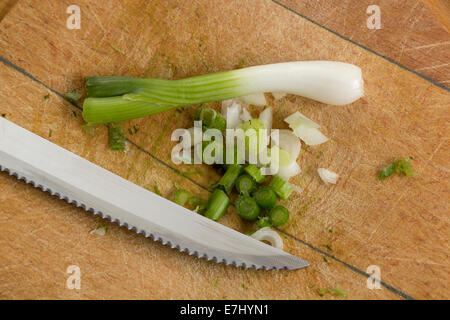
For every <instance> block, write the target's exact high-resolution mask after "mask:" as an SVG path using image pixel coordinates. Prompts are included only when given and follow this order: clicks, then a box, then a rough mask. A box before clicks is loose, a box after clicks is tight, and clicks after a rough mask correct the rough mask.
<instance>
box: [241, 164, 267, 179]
mask: <svg viewBox="0 0 450 320" xmlns="http://www.w3.org/2000/svg"><path fill="white" fill-rule="evenodd" d="M244 170H245V172H247V173H248V174H249V175H250V176H251V177H252V178H253V179H254V180H255V181H256V183H262V182H264V180H266V177H265V176H263V175H262V174H261V169H259V168H258V167H257V166H255V165H254V164H249V165H248V166H246V167H245V169H244Z"/></svg>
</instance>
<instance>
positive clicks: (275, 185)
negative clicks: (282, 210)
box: [269, 176, 294, 200]
mask: <svg viewBox="0 0 450 320" xmlns="http://www.w3.org/2000/svg"><path fill="white" fill-rule="evenodd" d="M269 186H270V187H271V188H272V189H273V191H275V193H276V194H277V195H278V196H279V197H280V198H281V199H283V200H287V199H288V198H289V196H290V195H291V193H292V192H293V191H294V189H293V188H292V186H291V185H290V184H289V182H287V181H285V180H283V179H282V178H280V177H278V176H274V177H273V178H272V181H270V184H269Z"/></svg>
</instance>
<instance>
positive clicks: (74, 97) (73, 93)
mask: <svg viewBox="0 0 450 320" xmlns="http://www.w3.org/2000/svg"><path fill="white" fill-rule="evenodd" d="M66 98H67V99H69V100H70V101H72V102H78V100H80V99H81V93H79V92H78V91H77V90H75V89H74V90H72V91H70V92H67V93H66Z"/></svg>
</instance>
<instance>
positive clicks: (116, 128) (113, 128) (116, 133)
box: [108, 123, 125, 151]
mask: <svg viewBox="0 0 450 320" xmlns="http://www.w3.org/2000/svg"><path fill="white" fill-rule="evenodd" d="M108 128H109V148H110V149H111V150H119V151H121V150H125V134H124V132H123V127H122V125H121V124H120V123H110V124H108Z"/></svg>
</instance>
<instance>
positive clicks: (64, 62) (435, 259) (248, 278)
mask: <svg viewBox="0 0 450 320" xmlns="http://www.w3.org/2000/svg"><path fill="white" fill-rule="evenodd" d="M79 3H80V7H81V9H82V14H83V20H82V24H83V27H82V29H81V30H77V31H73V30H67V29H66V28H65V19H66V17H67V15H66V14H65V8H66V7H67V5H68V4H71V3H70V1H58V2H40V1H19V3H18V4H17V6H16V7H15V8H14V10H13V11H12V12H11V13H10V15H8V16H6V18H5V19H4V20H3V21H2V23H1V24H0V54H1V55H2V56H4V57H5V58H7V59H9V60H10V61H12V62H13V63H15V64H17V65H18V66H20V67H21V68H24V69H25V70H27V71H28V72H30V73H31V74H33V75H34V76H36V77H37V78H38V79H40V80H41V81H43V82H44V83H46V84H47V85H49V86H51V87H52V88H54V89H56V90H58V91H59V92H63V93H64V92H67V91H69V90H71V89H73V88H78V89H80V88H81V87H82V78H83V77H84V76H87V75H93V74H126V75H132V76H153V77H162V78H182V77H186V76H190V75H195V74H202V73H206V72H213V71H219V70H228V69H232V68H235V67H237V66H246V65H255V64H264V63H271V62H281V61H290V60H309V59H329V60H339V61H346V62H350V63H355V64H357V65H359V66H360V67H361V68H362V69H363V73H364V78H365V91H366V94H365V97H364V98H363V99H361V100H359V101H357V102H355V103H354V104H352V105H349V106H344V107H331V106H327V105H323V104H320V103H317V102H313V101H310V100H308V99H304V98H301V97H294V96H288V97H287V98H286V99H285V100H282V101H280V102H273V101H270V103H271V105H273V106H274V108H275V110H276V112H275V119H274V125H275V127H283V128H284V127H285V126H286V125H285V124H284V123H283V122H282V119H283V118H284V117H285V116H287V115H288V114H290V113H292V112H293V111H295V110H301V111H302V112H304V113H305V114H307V115H308V116H309V117H311V118H312V119H314V120H315V121H317V122H319V123H320V124H322V126H323V128H324V129H323V130H324V133H325V134H326V135H327V136H329V137H330V138H331V141H330V142H329V143H327V144H324V145H321V146H319V147H316V148H304V153H303V156H302V159H301V160H300V164H301V167H302V169H303V175H302V176H299V177H297V178H296V179H295V180H294V183H295V184H297V185H299V186H301V187H302V188H304V193H303V194H296V195H295V196H294V197H293V199H292V201H290V202H289V203H286V205H288V206H289V208H290V211H291V222H290V224H289V225H288V226H287V227H286V228H285V231H287V232H288V233H290V234H292V235H294V236H296V237H297V238H299V239H301V240H303V241H306V242H307V243H309V244H311V245H312V246H314V247H315V248H318V249H320V250H323V251H325V252H328V253H330V254H332V255H333V256H335V257H337V258H339V259H341V260H343V261H345V262H346V263H349V264H351V265H353V266H355V267H357V268H359V269H360V270H363V271H365V270H366V268H367V267H368V266H369V265H378V266H380V268H381V272H382V273H381V277H382V280H383V281H385V282H386V283H388V284H390V285H392V286H394V287H395V288H397V289H399V290H402V291H403V292H405V293H407V294H409V295H411V296H413V297H415V298H441V299H445V298H448V296H449V289H448V286H447V285H446V282H447V281H446V280H447V279H448V278H449V257H448V234H450V233H449V231H450V230H449V229H450V228H449V221H448V212H449V208H448V194H449V181H450V179H449V174H448V172H449V170H448V158H449V147H450V146H449V140H448V136H449V135H448V133H449V132H448V125H447V124H448V121H449V112H448V107H449V106H450V96H449V93H448V91H445V90H443V89H442V88H439V87H437V86H434V85H432V84H431V83H430V82H427V81H425V80H424V79H421V78H419V77H417V76H416V75H414V74H412V73H410V72H408V71H406V70H404V69H402V68H400V67H398V66H396V65H393V64H391V63H389V62H388V61H386V60H384V59H382V58H380V57H378V56H376V55H373V54H371V53H369V52H368V51H366V50H364V49H362V48H360V47H358V46H355V45H353V44H351V43H349V42H348V41H345V40H343V39H341V38H339V37H337V36H335V35H333V34H331V33H330V32H327V31H326V30H324V29H322V28H320V27H318V26H316V25H314V24H312V23H310V22H308V21H306V20H304V19H302V18H300V17H298V16H296V15H295V14H293V13H291V12H289V11H287V10H286V9H284V8H282V7H280V6H278V5H276V4H274V3H272V2H270V1H259V2H257V3H256V4H255V2H253V1H251V2H250V1H249V2H246V1H221V2H220V3H219V4H218V3H211V2H209V1H206V0H205V1H197V2H196V3H193V4H192V3H187V2H184V1H160V2H157V1H153V2H151V3H148V2H145V1H141V2H137V1H128V2H122V1H110V2H108V3H107V4H105V3H99V2H95V3H93V2H88V1H86V2H84V1H80V2H79ZM108 10H109V11H111V10H114V13H115V14H113V15H112V14H106V12H108ZM167 17H170V19H168V18H167ZM43 25H45V28H43V27H42V26H43ZM228 44H232V45H228ZM112 45H114V46H116V47H118V48H120V49H121V51H123V53H124V54H123V53H120V52H117V51H116V50H114V49H113V48H112ZM0 70H1V72H0V79H2V83H4V84H5V85H2V87H1V90H0V112H1V113H7V117H8V118H10V119H11V120H12V121H14V122H15V123H18V124H20V125H22V126H24V127H26V128H28V129H30V130H32V131H33V132H36V133H38V134H40V135H41V136H43V137H46V138H49V137H48V132H49V129H50V128H52V129H53V135H52V137H51V138H49V139H51V140H52V141H54V142H56V143H58V144H59V145H61V146H63V147H65V148H67V149H69V150H71V151H74V152H75V153H77V154H80V155H82V156H83V157H86V158H87V159H89V160H91V161H93V162H95V163H97V164H99V165H101V166H103V167H105V168H107V169H108V170H111V171H112V172H115V173H117V174H119V175H122V176H123V177H126V178H127V179H129V180H130V181H133V182H135V183H137V184H139V185H142V186H144V187H149V188H150V189H151V188H152V187H153V185H154V184H157V185H158V186H159V187H160V189H161V191H162V192H163V194H164V195H166V196H170V192H171V191H172V190H173V181H178V182H179V183H180V184H181V183H182V184H183V187H185V188H189V190H192V192H194V193H196V194H203V195H204V190H203V189H201V188H198V186H196V185H195V184H193V183H192V182H191V181H188V180H186V179H185V178H184V177H183V176H180V175H178V174H177V173H176V172H174V171H173V170H170V169H168V168H167V167H165V166H164V165H161V163H160V162H158V161H155V160H154V159H153V158H151V157H149V156H148V155H146V154H144V153H141V152H137V151H136V150H134V149H132V148H130V150H129V151H128V153H126V154H116V153H112V152H110V151H108V150H107V148H106V146H105V144H106V134H105V131H104V128H101V127H100V128H99V129H97V130H98V132H97V135H96V136H95V137H90V136H86V135H83V133H82V132H81V130H80V125H81V119H80V116H79V114H78V116H77V117H74V115H73V111H76V110H74V109H73V108H72V107H71V106H70V105H68V104H67V103H66V102H64V101H63V100H61V99H60V98H58V97H57V96H55V95H54V94H52V96H51V99H48V100H45V99H44V98H43V97H44V96H45V95H46V94H47V92H48V91H47V89H45V88H44V87H43V86H42V85H39V84H38V83H36V82H33V81H32V80H30V79H29V78H26V77H25V76H23V75H22V74H20V73H19V72H17V71H16V70H14V69H12V68H11V67H8V66H5V65H3V64H2V65H1V69H0ZM212 106H214V104H212ZM42 111H44V112H42ZM76 112H78V111H76ZM190 121H191V120H190V111H189V110H187V111H185V112H184V113H176V112H167V113H163V114H159V115H156V116H152V117H147V118H144V119H138V120H134V121H130V122H128V123H127V124H126V125H127V126H132V125H137V126H139V128H140V131H139V133H138V134H137V135H133V136H130V139H132V140H133V141H136V142H137V143H138V144H139V145H141V146H142V147H143V148H145V149H146V150H148V151H150V152H151V153H152V154H154V155H156V156H158V158H159V159H161V160H163V161H165V162H167V163H169V151H170V149H171V145H170V144H168V143H167V142H166V141H167V140H168V139H169V136H170V133H171V130H172V128H177V127H187V126H188V125H189V123H190ZM155 132H156V135H155ZM399 156H414V162H413V163H414V167H415V169H416V171H417V176H416V177H414V178H413V179H410V180H408V179H404V178H401V177H394V178H392V179H390V180H388V181H385V182H383V183H380V182H378V181H377V179H376V172H377V170H378V169H379V168H380V167H381V166H383V165H385V164H386V163H389V161H391V160H392V159H393V158H394V157H399ZM319 166H320V167H328V168H330V169H331V170H334V171H336V172H338V173H339V174H340V175H341V180H340V181H339V183H338V185H336V186H332V187H330V186H326V185H324V184H323V183H322V182H321V181H320V180H319V178H318V176H317V175H316V174H315V169H316V168H317V167H319ZM182 170H183V171H187V172H188V176H189V177H191V178H192V179H194V180H196V181H198V182H199V183H201V184H202V185H208V184H209V183H211V182H213V181H214V180H215V179H216V178H217V174H216V173H214V172H212V171H210V169H209V168H206V167H204V166H199V167H198V168H195V169H192V168H183V169H182ZM191 170H192V172H191ZM0 190H2V192H1V193H0V194H1V198H0V212H1V214H2V215H1V217H2V218H1V219H2V223H1V224H0V228H1V231H0V237H1V238H0V243H1V244H2V245H1V246H0V250H1V252H0V295H1V296H2V297H5V298H6V297H9V298H24V297H28V298H45V297H66V298H97V299H101V298H155V299H157V298H198V299H207V298H252V299H253V298H274V299H275V298H279V299H282V298H288V299H314V298H320V297H319V296H318V295H317V289H318V288H324V287H335V286H337V287H341V288H342V289H344V291H346V292H347V294H348V296H349V298H356V299H360V298H368V299H379V298H388V299H390V298H399V296H398V295H395V294H394V293H392V292H391V291H389V290H387V289H386V288H384V289H383V290H373V291H372V290H368V289H367V288H366V287H365V282H366V279H365V278H364V277H362V276H361V275H359V274H357V273H355V272H354V271H351V270H350V269H349V268H347V267H344V266H343V265H342V264H341V263H338V262H336V261H334V260H331V259H330V260H327V261H325V260H324V256H323V255H321V254H320V253H318V252H317V251H315V250H312V249H311V248H310V247H308V246H305V245H303V244H301V243H299V242H297V241H294V240H293V239H292V238H289V237H288V238H286V239H285V241H286V246H287V250H288V251H290V252H291V253H293V254H296V255H298V256H300V257H302V258H304V259H306V260H308V261H310V262H311V264H312V267H311V268H308V269H305V270H300V271H296V272H290V273H289V272H280V273H276V272H256V271H245V270H240V269H236V268H232V267H224V266H221V265H215V264H212V263H207V262H204V261H202V260H196V259H195V258H192V257H187V256H186V255H183V254H179V253H178V252H176V251H174V250H170V249H168V248H165V247H163V246H161V245H159V244H157V243H156V244H155V243H152V242H151V241H149V240H145V239H143V238H142V237H140V236H138V235H134V234H132V233H130V232H127V231H125V230H122V229H119V228H117V227H112V228H111V229H110V231H109V232H108V234H107V236H105V237H103V238H98V237H94V236H93V235H89V230H91V229H92V228H94V227H95V226H96V225H98V224H99V223H101V222H100V221H99V220H96V218H92V217H90V216H89V214H86V213H84V212H83V211H81V210H78V209H75V208H72V207H70V206H68V205H67V204H64V203H62V202H61V201H57V200H56V199H51V198H50V197H49V196H47V195H45V194H43V193H41V192H39V191H37V190H34V189H33V188H31V187H29V186H25V185H24V184H23V183H21V182H16V181H15V180H13V179H12V178H10V177H6V176H5V175H2V176H1V180H0ZM24 200H25V201H24ZM221 222H223V223H225V224H227V225H229V226H231V227H233V228H236V229H238V230H242V231H248V228H249V227H248V226H247V225H246V224H243V223H242V222H241V221H240V220H239V219H238V218H237V217H236V215H235V213H234V212H232V210H230V212H229V213H228V214H227V215H226V217H225V219H224V220H223V221H221ZM329 230H333V232H329ZM43 257H45V259H43ZM21 261H25V262H24V263H22V262H21ZM330 261H331V262H330ZM69 264H78V265H80V266H81V267H82V270H85V271H82V272H83V274H85V276H83V279H84V280H83V281H84V282H83V283H85V285H83V288H82V290H81V291H79V292H78V291H77V292H74V291H71V290H67V289H66V288H65V287H64V283H65V279H66V277H67V274H65V268H67V266H68V265H69ZM216 279H219V280H218V281H217V285H215V284H216ZM324 298H334V297H332V296H326V297H324Z"/></svg>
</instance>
